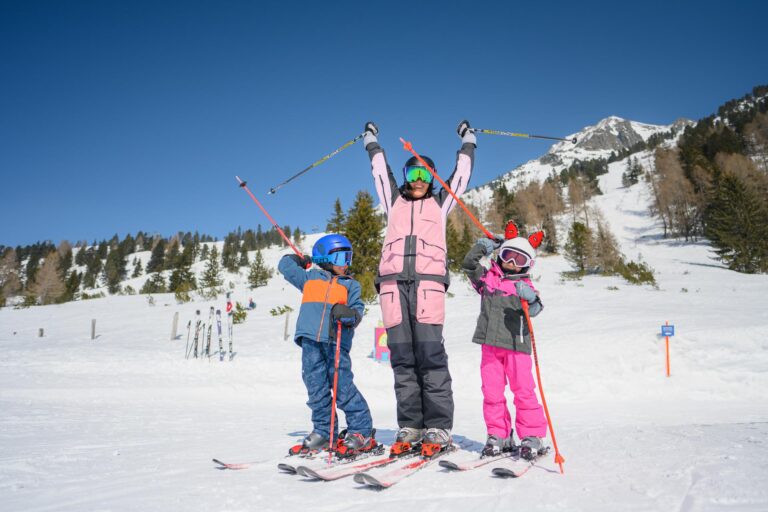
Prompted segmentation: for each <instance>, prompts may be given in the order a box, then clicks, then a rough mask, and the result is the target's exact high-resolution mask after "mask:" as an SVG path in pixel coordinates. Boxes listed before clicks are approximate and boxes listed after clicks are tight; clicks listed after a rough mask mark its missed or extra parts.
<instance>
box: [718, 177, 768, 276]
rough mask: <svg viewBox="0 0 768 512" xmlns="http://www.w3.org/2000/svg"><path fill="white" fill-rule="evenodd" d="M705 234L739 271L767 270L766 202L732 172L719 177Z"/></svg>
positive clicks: (725, 261)
mask: <svg viewBox="0 0 768 512" xmlns="http://www.w3.org/2000/svg"><path fill="white" fill-rule="evenodd" d="M707 219H708V222H707V236H708V237H709V238H710V240H711V241H712V246H713V247H714V248H715V252H716V253H717V255H718V258H719V259H720V260H722V261H723V262H724V263H725V264H726V265H728V268H730V269H731V270H736V271H738V272H745V273H749V274H751V273H755V272H766V271H768V204H766V200H765V198H761V197H760V196H759V195H758V193H757V192H756V191H755V190H754V189H753V188H751V187H748V186H747V185H746V184H745V183H744V182H743V181H742V180H740V179H739V178H738V177H736V176H735V175H733V174H731V173H725V174H724V175H723V176H722V178H721V179H719V180H718V182H717V183H716V186H715V189H714V197H713V199H712V201H711V203H710V205H709V207H708V209H707Z"/></svg>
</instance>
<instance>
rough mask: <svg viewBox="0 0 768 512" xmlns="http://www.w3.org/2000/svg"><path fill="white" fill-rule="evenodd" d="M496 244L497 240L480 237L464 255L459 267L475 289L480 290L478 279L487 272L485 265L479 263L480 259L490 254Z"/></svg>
mask: <svg viewBox="0 0 768 512" xmlns="http://www.w3.org/2000/svg"><path fill="white" fill-rule="evenodd" d="M498 245H499V244H498V242H497V241H494V240H491V239H489V238H481V239H480V240H478V241H477V242H476V243H475V245H473V246H472V248H471V249H470V250H469V252H468V253H467V255H466V256H464V262H463V263H462V264H461V268H462V270H463V271H464V273H465V274H466V275H467V277H468V278H469V281H470V282H471V283H472V286H473V287H474V288H475V290H477V291H480V279H481V278H482V277H483V276H484V275H485V273H486V272H487V271H486V269H485V267H483V266H482V265H481V264H480V259H481V258H482V257H483V256H487V255H489V254H491V253H492V252H493V250H494V249H495V248H496V247H497V246H498Z"/></svg>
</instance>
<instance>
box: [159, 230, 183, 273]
mask: <svg viewBox="0 0 768 512" xmlns="http://www.w3.org/2000/svg"><path fill="white" fill-rule="evenodd" d="M180 265H181V251H180V249H179V239H178V238H177V237H173V238H172V239H171V241H170V242H169V243H168V247H167V248H166V250H165V264H164V265H163V267H164V269H165V270H173V269H175V268H178V267H179V266H180Z"/></svg>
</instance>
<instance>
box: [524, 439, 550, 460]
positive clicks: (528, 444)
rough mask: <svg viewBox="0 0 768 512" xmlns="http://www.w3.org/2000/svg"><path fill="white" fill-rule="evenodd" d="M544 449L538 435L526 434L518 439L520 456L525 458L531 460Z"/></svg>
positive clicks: (543, 451)
mask: <svg viewBox="0 0 768 512" xmlns="http://www.w3.org/2000/svg"><path fill="white" fill-rule="evenodd" d="M545 451H546V450H545V448H544V443H543V442H542V440H541V438H540V437H536V436H528V437H526V438H524V439H523V440H522V441H520V456H521V457H522V458H524V459H525V460H533V459H535V458H536V457H538V456H539V455H540V454H543V453H545Z"/></svg>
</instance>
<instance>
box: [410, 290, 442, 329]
mask: <svg viewBox="0 0 768 512" xmlns="http://www.w3.org/2000/svg"><path fill="white" fill-rule="evenodd" d="M416 294H417V297H416V320H418V321H419V322H421V323H423V324H442V323H444V322H445V285H444V284H443V283H438V282H436V281H419V286H418V288H417V289H416Z"/></svg>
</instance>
